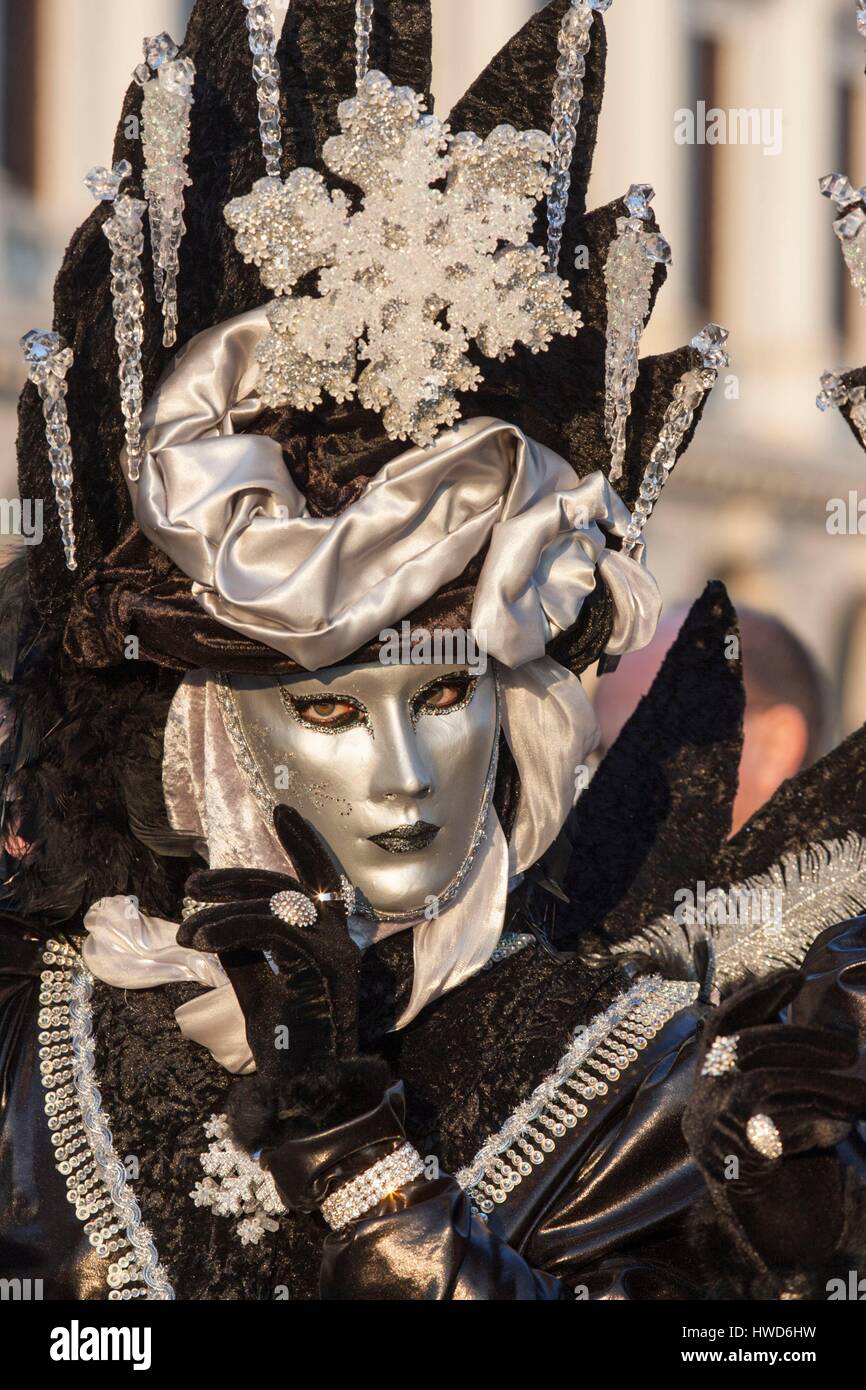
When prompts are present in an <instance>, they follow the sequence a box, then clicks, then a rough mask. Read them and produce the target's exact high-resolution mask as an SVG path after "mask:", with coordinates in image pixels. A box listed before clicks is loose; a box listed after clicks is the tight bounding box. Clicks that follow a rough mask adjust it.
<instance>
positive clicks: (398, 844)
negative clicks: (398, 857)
mask: <svg viewBox="0 0 866 1390" xmlns="http://www.w3.org/2000/svg"><path fill="white" fill-rule="evenodd" d="M439 829H440V827H439V826H438V825H431V824H430V822H429V821H426V820H419V821H416V822H415V824H414V825H398V826H396V827H395V828H394V829H393V830H386V831H384V832H383V834H381V835H371V836H370V837H369V838H370V840H371V842H372V843H373V844H374V845H378V846H379V848H380V849H386V850H387V851H388V853H389V854H412V852H413V851H414V850H418V849H426V848H427V846H428V845H432V843H433V841H434V840H435V839H436V836H437V835H438V834H439Z"/></svg>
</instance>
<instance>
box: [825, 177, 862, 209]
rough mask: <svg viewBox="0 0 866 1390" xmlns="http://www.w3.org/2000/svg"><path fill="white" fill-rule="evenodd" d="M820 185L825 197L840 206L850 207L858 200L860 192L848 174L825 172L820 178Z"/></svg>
mask: <svg viewBox="0 0 866 1390" xmlns="http://www.w3.org/2000/svg"><path fill="white" fill-rule="evenodd" d="M818 187H819V188H820V190H821V192H822V194H823V195H824V197H825V198H829V199H830V200H831V201H832V202H834V203H835V204H836V206H837V207H840V208H847V207H850V206H851V204H852V203H856V202H857V200H858V194H857V192H856V190H855V189H854V187H853V185H852V183H851V180H850V179H849V178H848V177H847V175H846V174H825V175H824V177H823V178H822V179H819V180H818Z"/></svg>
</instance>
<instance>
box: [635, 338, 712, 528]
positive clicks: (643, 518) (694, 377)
mask: <svg viewBox="0 0 866 1390" xmlns="http://www.w3.org/2000/svg"><path fill="white" fill-rule="evenodd" d="M727 339H728V330H727V329H726V328H722V327H720V325H719V324H717V323H708V324H707V325H706V327H705V328H702V329H701V331H700V333H698V334H696V335H695V337H694V338H692V341H691V346H692V350H693V352H694V354H695V358H696V361H695V365H694V366H692V367H690V368H689V370H688V371H687V372H684V373H683V375H682V376H681V377H680V379H679V381H678V382H677V384H676V386H675V387H674V390H673V399H672V400H671V403H670V405H669V406H668V408H667V410H666V411H665V416H664V420H663V421H662V426H661V429H660V431H659V437H658V440H657V441H656V444H655V446H654V448H653V451H652V453H651V454H650V461H649V463H648V464H647V467H646V471H645V472H644V475H643V479H642V480H641V485H640V493H639V495H638V499H637V501H636V503H635V506H634V511H633V513H632V518H631V522H630V523H629V525H628V527H627V529H626V533H625V541H624V542H623V547H622V554H623V555H633V554H634V552H635V550H636V549H637V547H638V545H639V544H640V540H641V536H642V534H643V530H644V527H645V526H646V524H647V522H648V521H649V519H650V516H651V515H652V512H653V508H654V507H655V504H656V502H657V501H658V498H659V495H660V493H661V490H662V488H663V487H664V485H665V483H666V482H667V480H668V478H669V477H670V476H671V473H672V472H673V470H674V467H675V465H676V462H677V456H678V454H679V452H680V449H681V448H682V444H683V440H684V439H685V437H686V435H687V434H688V432H689V430H690V429H691V427H692V423H693V421H694V418H695V411H696V410H697V408H698V406H699V405H700V403H701V401H702V400H703V399H704V396H705V395H706V394H707V392H708V391H711V390H712V388H713V387H714V386H715V384H716V381H717V380H718V375H719V372H720V371H721V370H722V368H724V367H727V366H730V361H731V359H730V357H729V356H728V353H727V352H726V350H725V343H726V342H727Z"/></svg>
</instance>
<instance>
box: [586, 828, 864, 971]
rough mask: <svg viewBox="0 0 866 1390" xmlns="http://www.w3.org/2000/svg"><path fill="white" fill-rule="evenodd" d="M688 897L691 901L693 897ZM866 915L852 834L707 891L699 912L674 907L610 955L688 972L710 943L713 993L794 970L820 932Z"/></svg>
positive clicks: (860, 842)
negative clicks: (645, 958) (646, 960)
mask: <svg viewBox="0 0 866 1390" xmlns="http://www.w3.org/2000/svg"><path fill="white" fill-rule="evenodd" d="M689 894H690V895H691V896H692V898H693V899H694V898H695V895H694V894H691V890H689ZM864 910H866V840H864V839H863V838H862V837H861V836H859V835H856V834H853V833H852V834H851V835H848V836H846V838H845V839H841V840H825V841H819V842H817V843H814V844H811V845H807V846H806V848H805V849H802V850H799V851H797V852H792V853H790V854H786V855H784V856H783V857H782V858H781V859H779V860H777V862H776V863H775V864H772V865H771V866H770V868H769V869H768V870H767V871H766V872H765V873H762V874H755V875H754V876H753V877H751V878H746V879H743V880H742V881H741V882H739V883H735V884H731V885H729V886H728V887H725V888H714V889H710V890H709V891H707V892H705V893H704V894H703V895H702V897H701V900H700V901H699V902H698V904H697V906H696V907H695V906H692V907H685V908H684V907H683V906H681V907H679V908H678V909H677V911H676V913H674V914H668V915H666V916H664V917H660V918H657V920H656V921H655V922H652V923H650V925H649V926H648V927H647V928H646V929H645V930H644V931H642V932H639V933H638V934H637V935H636V936H632V937H630V938H629V939H628V940H627V941H621V942H618V943H617V944H616V945H615V946H613V948H612V950H613V952H614V954H615V955H629V956H635V955H649V956H651V957H652V958H653V959H654V960H656V961H658V960H660V959H664V960H667V961H675V962H678V963H679V965H680V967H681V968H682V966H683V965H687V966H690V967H691V969H692V971H693V972H694V973H693V974H692V975H691V978H693V979H696V978H697V967H696V965H695V962H694V955H695V949H696V947H697V945H698V943H699V942H701V941H709V942H710V943H711V946H712V951H713V955H714V957H715V982H714V983H715V984H716V986H717V987H718V988H719V989H726V988H730V987H731V986H732V985H736V984H741V983H742V982H743V980H745V979H747V978H748V977H749V976H759V975H766V974H769V973H770V972H771V971H773V970H781V969H790V968H791V967H793V968H797V967H799V966H800V965H801V964H802V963H803V960H804V958H805V956H806V953H807V951H808V950H809V947H810V946H811V945H812V942H813V941H814V940H815V938H816V937H817V936H818V935H819V934H820V933H821V932H822V931H823V930H824V929H825V928H826V927H830V926H833V925H835V923H837V922H844V921H846V920H847V919H848V918H850V917H856V916H857V915H858V914H859V913H861V912H863V911H864Z"/></svg>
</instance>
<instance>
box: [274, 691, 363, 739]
mask: <svg viewBox="0 0 866 1390" xmlns="http://www.w3.org/2000/svg"><path fill="white" fill-rule="evenodd" d="M280 694H281V695H282V698H283V704H284V705H285V706H286V709H287V710H288V711H289V714H290V715H291V716H292V718H293V719H294V720H295V722H296V723H297V724H300V725H302V727H303V728H305V729H315V730H316V732H317V733H322V734H339V733H342V732H343V731H344V730H345V729H356V728H358V727H359V726H363V727H365V728H366V729H367V730H368V731H369V733H370V734H371V735H372V732H373V727H372V724H371V723H370V716H369V714H368V712H367V709H366V707H365V706H364V705H362V704H361V701H360V700H356V699H355V697H354V696H353V695H304V694H303V693H301V694H298V695H293V694H291V693H290V692H289V691H288V690H287V689H286V687H285V686H284V685H281V686H280Z"/></svg>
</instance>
